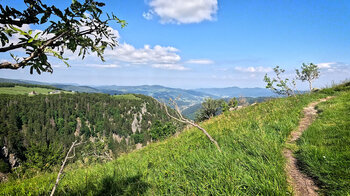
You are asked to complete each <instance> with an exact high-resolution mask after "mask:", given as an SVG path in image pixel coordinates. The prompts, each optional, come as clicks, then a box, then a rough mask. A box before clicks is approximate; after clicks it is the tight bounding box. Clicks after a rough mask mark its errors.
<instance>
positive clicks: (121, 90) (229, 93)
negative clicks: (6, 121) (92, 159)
mask: <svg viewBox="0 0 350 196" xmlns="http://www.w3.org/2000/svg"><path fill="white" fill-rule="evenodd" d="M1 82H5V83H26V84H42V85H50V86H54V87H57V88H61V89H63V90H67V91H76V92H86V93H106V94H113V95H114V94H128V93H133V94H143V95H147V96H152V97H154V98H155V99H157V100H159V101H162V102H168V101H169V98H171V99H177V104H178V105H179V107H180V108H181V109H182V110H184V109H186V108H189V107H191V106H193V105H195V104H198V103H201V102H202V101H203V100H204V99H205V98H207V97H211V98H214V99H218V98H227V97H238V96H243V97H272V96H276V95H275V94H274V93H273V92H271V91H270V90H268V89H264V88H239V87H226V88H198V89H190V90H186V89H181V88H170V87H165V86H161V85H140V86H117V85H101V86H94V87H91V86H80V85H78V84H58V83H45V82H37V81H31V80H14V79H6V78H0V83H1Z"/></svg>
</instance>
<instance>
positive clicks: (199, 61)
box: [186, 59, 214, 65]
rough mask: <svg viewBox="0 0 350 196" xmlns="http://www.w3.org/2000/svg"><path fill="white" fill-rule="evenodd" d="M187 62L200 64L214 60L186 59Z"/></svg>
mask: <svg viewBox="0 0 350 196" xmlns="http://www.w3.org/2000/svg"><path fill="white" fill-rule="evenodd" d="M186 63H187V64H200V65H208V64H213V63H214V61H212V60H209V59H190V60H188V61H186Z"/></svg>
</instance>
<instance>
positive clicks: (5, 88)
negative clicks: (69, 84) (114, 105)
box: [0, 83, 70, 95]
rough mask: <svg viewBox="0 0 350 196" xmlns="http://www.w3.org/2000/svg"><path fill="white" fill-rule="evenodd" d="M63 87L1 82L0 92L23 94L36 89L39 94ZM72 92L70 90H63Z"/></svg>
mask: <svg viewBox="0 0 350 196" xmlns="http://www.w3.org/2000/svg"><path fill="white" fill-rule="evenodd" d="M55 90H60V91H62V89H59V88H56V87H53V86H47V85H38V84H22V83H0V94H9V95H23V94H28V93H30V92H32V91H35V92H36V93H37V94H49V92H52V91H55ZM63 92H65V93H70V92H68V91H63Z"/></svg>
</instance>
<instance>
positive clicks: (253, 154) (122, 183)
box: [0, 90, 350, 195]
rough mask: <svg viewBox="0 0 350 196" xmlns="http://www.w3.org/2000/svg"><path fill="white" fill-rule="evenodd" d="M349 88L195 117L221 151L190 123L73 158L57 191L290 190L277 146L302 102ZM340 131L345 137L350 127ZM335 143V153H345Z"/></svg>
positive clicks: (16, 190) (16, 183) (40, 182)
mask: <svg viewBox="0 0 350 196" xmlns="http://www.w3.org/2000/svg"><path fill="white" fill-rule="evenodd" d="M349 93H350V92H349V91H346V92H335V91H333V90H322V91H320V92H317V93H312V94H304V95H298V96H296V97H288V98H279V99H273V100H269V101H267V102H263V103H259V104H256V105H254V106H249V107H246V108H244V109H242V110H239V111H232V112H228V113H225V114H223V115H220V116H217V117H214V118H212V119H210V120H208V121H205V122H203V123H201V125H202V126H203V127H204V128H205V129H207V130H208V132H209V133H210V134H211V135H212V136H213V137H214V138H215V139H216V140H217V141H218V143H219V145H220V147H221V149H222V151H223V152H222V153H219V152H218V150H217V149H216V147H215V146H214V145H213V144H211V143H210V141H208V140H207V138H206V137H205V136H204V135H203V134H202V133H201V132H200V131H198V130H196V129H195V128H189V129H187V130H185V131H183V132H182V133H181V134H180V135H178V136H176V137H171V138H169V139H167V140H164V141H161V142H157V143H152V144H150V145H148V146H147V147H145V148H143V149H141V150H138V151H135V152H132V153H129V154H125V155H122V156H121V157H119V158H117V159H116V160H114V161H111V162H108V163H105V164H96V165H92V166H84V164H80V165H78V164H72V165H71V166H70V167H68V168H67V172H66V174H65V176H64V178H63V179H62V181H61V182H60V185H59V187H58V190H57V191H58V192H57V195H66V194H69V195H138V194H145V195H166V194H169V195H190V194H191V195H192V194H193V195H220V194H224V195H291V193H292V190H291V187H290V186H289V185H288V183H287V180H286V173H285V169H284V168H285V159H284V157H283V154H282V150H283V148H284V147H285V141H286V138H287V137H288V135H289V134H290V132H291V131H292V130H294V129H295V128H296V127H297V126H298V121H299V119H300V118H301V116H302V109H303V108H304V107H305V106H307V105H308V104H309V103H310V102H312V101H316V100H318V99H320V98H323V97H326V96H329V95H337V96H338V97H339V98H338V99H336V100H334V101H335V102H343V101H345V100H348V98H344V96H345V97H349ZM340 105H342V104H340ZM327 106H330V104H327V103H326V104H323V105H322V107H323V108H324V109H323V110H324V111H326V107H327ZM322 107H321V108H322ZM335 107H337V106H335ZM339 114H342V111H341V109H340V110H339ZM342 115H343V116H344V118H345V115H344V114H342ZM337 122H339V123H344V121H337ZM339 128H340V129H343V128H344V127H342V126H340V127H339ZM308 131H309V130H308ZM343 135H344V136H346V137H347V139H346V140H347V141H349V134H347V135H346V134H343ZM305 149H306V152H310V150H308V149H307V148H305ZM334 150H335V151H333V153H334V154H337V152H338V151H343V152H345V150H344V149H340V148H334ZM347 152H349V151H347ZM326 156H327V155H326ZM348 160H349V159H348ZM334 161H335V162H332V164H334V165H342V164H344V163H339V162H337V161H341V159H334ZM333 172H336V171H333ZM332 175H335V176H337V173H332ZM55 177H56V173H50V174H41V175H38V176H36V177H34V178H31V179H17V180H12V181H11V180H10V181H9V182H7V183H4V184H1V185H0V194H5V195H6V194H9V195H15V194H32V195H46V194H48V193H49V192H50V190H51V188H52V187H53V184H54V180H55ZM344 192H346V190H343V193H344ZM348 194H349V193H348Z"/></svg>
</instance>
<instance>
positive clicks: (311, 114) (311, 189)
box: [283, 97, 333, 196]
mask: <svg viewBox="0 0 350 196" xmlns="http://www.w3.org/2000/svg"><path fill="white" fill-rule="evenodd" d="M331 98H333V97H327V98H323V99H320V100H318V101H316V102H312V103H311V104H309V105H308V106H307V107H306V108H304V110H303V112H304V117H303V118H302V119H301V120H300V122H299V126H298V129H297V130H295V131H293V132H292V133H291V135H290V137H289V139H288V141H287V143H294V142H295V141H296V140H298V139H299V137H300V136H301V134H302V133H303V131H305V130H306V129H307V128H308V127H309V126H310V125H311V123H312V122H313V121H314V120H315V118H316V116H317V110H316V109H315V106H316V105H317V104H319V103H321V102H324V101H327V100H329V99H331ZM283 154H284V157H285V158H286V160H287V165H286V170H287V175H288V182H289V183H290V184H291V185H292V186H293V189H294V195H297V196H303V195H310V196H314V195H317V192H316V191H317V190H318V188H317V186H316V185H315V183H314V182H313V181H312V179H311V178H310V177H308V176H306V175H305V174H303V173H301V171H300V170H299V168H298V166H297V160H296V158H295V157H294V156H293V152H292V151H291V150H290V149H287V148H285V149H284V150H283Z"/></svg>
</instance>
